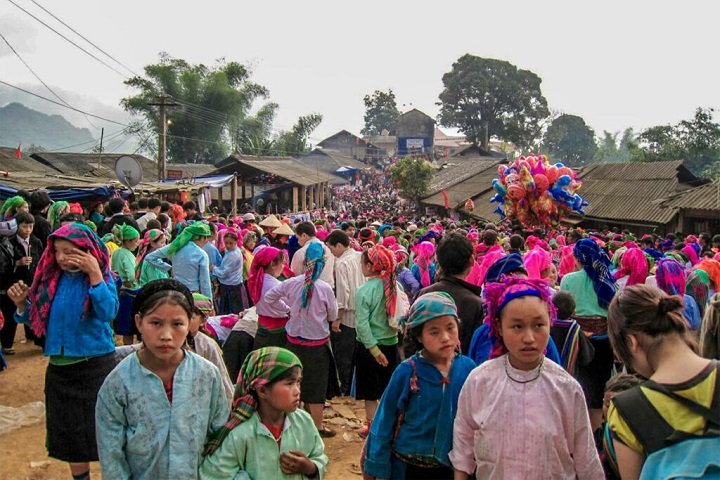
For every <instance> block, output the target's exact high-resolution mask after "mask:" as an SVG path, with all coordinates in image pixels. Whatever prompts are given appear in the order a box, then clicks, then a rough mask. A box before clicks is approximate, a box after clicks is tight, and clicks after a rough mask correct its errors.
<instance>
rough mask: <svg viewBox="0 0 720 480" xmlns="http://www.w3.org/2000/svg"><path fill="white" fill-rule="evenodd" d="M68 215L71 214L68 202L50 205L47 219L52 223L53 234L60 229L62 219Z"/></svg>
mask: <svg viewBox="0 0 720 480" xmlns="http://www.w3.org/2000/svg"><path fill="white" fill-rule="evenodd" d="M66 213H70V204H69V203H68V202H63V201H61V202H55V203H53V204H52V205H50V208H49V209H48V212H47V219H48V222H50V228H51V229H52V231H53V232H54V231H55V230H57V229H58V228H60V217H62V216H63V215H65V214H66Z"/></svg>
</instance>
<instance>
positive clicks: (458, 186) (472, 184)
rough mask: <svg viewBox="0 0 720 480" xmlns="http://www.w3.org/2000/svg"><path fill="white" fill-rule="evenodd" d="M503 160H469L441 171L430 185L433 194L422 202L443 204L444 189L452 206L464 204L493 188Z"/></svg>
mask: <svg viewBox="0 0 720 480" xmlns="http://www.w3.org/2000/svg"><path fill="white" fill-rule="evenodd" d="M501 162H502V160H498V159H493V160H478V161H468V162H462V163H460V164H458V165H455V166H452V167H449V168H447V169H445V170H441V171H439V172H438V173H437V174H436V175H435V178H434V179H433V181H432V183H431V185H430V192H431V195H430V196H428V197H426V198H424V199H423V200H422V203H425V204H428V205H439V206H443V205H444V204H445V198H444V197H443V195H442V190H445V193H447V196H448V200H449V203H450V208H456V207H457V206H458V205H461V204H464V203H465V202H466V201H467V199H468V198H472V197H475V196H478V195H480V194H482V193H483V192H485V191H487V190H489V189H491V188H492V180H493V179H494V178H495V177H497V166H498V165H499V164H500V163H501Z"/></svg>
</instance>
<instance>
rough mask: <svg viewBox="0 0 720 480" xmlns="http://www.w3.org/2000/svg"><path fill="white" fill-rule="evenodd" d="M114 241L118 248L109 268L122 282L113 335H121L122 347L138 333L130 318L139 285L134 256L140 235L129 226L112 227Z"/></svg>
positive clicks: (130, 341) (130, 343)
mask: <svg viewBox="0 0 720 480" xmlns="http://www.w3.org/2000/svg"><path fill="white" fill-rule="evenodd" d="M113 235H115V241H116V242H117V244H118V245H120V248H119V249H117V250H116V251H115V253H113V254H112V257H111V261H110V268H111V269H112V271H113V272H115V273H116V274H117V276H118V277H119V278H120V280H121V281H122V287H121V289H120V293H119V298H120V310H119V311H118V316H117V319H116V320H115V333H116V334H117V335H122V337H123V345H132V343H133V341H134V337H135V335H136V334H137V333H138V332H137V328H136V327H135V325H134V323H135V322H134V320H133V318H132V316H131V310H132V302H133V298H135V294H136V293H137V291H136V290H137V289H138V288H140V285H139V284H138V282H137V279H136V278H135V254H134V253H133V252H134V251H135V250H136V249H137V247H138V245H139V244H140V233H139V232H138V231H137V230H136V229H135V228H134V227H131V226H130V225H121V224H118V225H115V227H113Z"/></svg>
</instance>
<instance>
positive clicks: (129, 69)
mask: <svg viewBox="0 0 720 480" xmlns="http://www.w3.org/2000/svg"><path fill="white" fill-rule="evenodd" d="M30 1H31V2H32V3H34V4H35V5H37V6H38V7H40V8H41V9H42V10H43V11H44V12H45V13H47V14H48V15H50V16H51V17H52V18H54V19H55V20H57V21H58V22H60V23H61V24H63V25H64V26H65V27H66V28H67V29H69V30H70V31H71V32H73V33H74V34H75V35H77V36H78V37H80V38H82V39H83V40H85V41H86V42H87V43H89V44H90V45H92V46H93V47H95V48H96V49H97V50H98V51H100V52H101V53H103V54H104V55H105V56H106V57H108V58H109V59H111V60H112V61H113V62H115V63H117V64H118V65H120V66H121V67H123V68H124V69H125V70H127V71H128V72H130V73H132V74H133V75H135V76H136V77H140V76H141V75H138V74H137V73H135V72H134V71H133V70H132V69H131V68H130V67H128V66H126V65H125V64H123V63H122V62H120V61H119V60H116V59H115V57H113V56H112V55H110V54H109V53H107V52H106V51H105V50H103V49H102V48H100V47H98V46H97V45H95V44H94V43H93V42H91V41H90V40H88V39H87V38H86V37H85V36H83V35H82V34H80V33H79V32H78V31H77V30H75V29H74V28H72V27H71V26H70V25H68V24H67V23H65V22H63V21H62V20H60V19H59V18H58V17H57V16H56V15H54V14H53V13H52V12H50V11H49V10H48V9H47V8H45V7H43V6H42V5H40V4H39V3H38V2H36V1H35V0H30Z"/></svg>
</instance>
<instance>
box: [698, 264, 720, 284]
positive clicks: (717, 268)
mask: <svg viewBox="0 0 720 480" xmlns="http://www.w3.org/2000/svg"><path fill="white" fill-rule="evenodd" d="M695 270H703V271H704V272H707V276H708V277H709V278H710V283H711V285H710V286H711V287H714V288H715V290H717V289H720V262H718V261H715V260H712V259H710V258H703V259H702V261H701V262H700V263H698V264H697V265H696V266H695Z"/></svg>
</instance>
